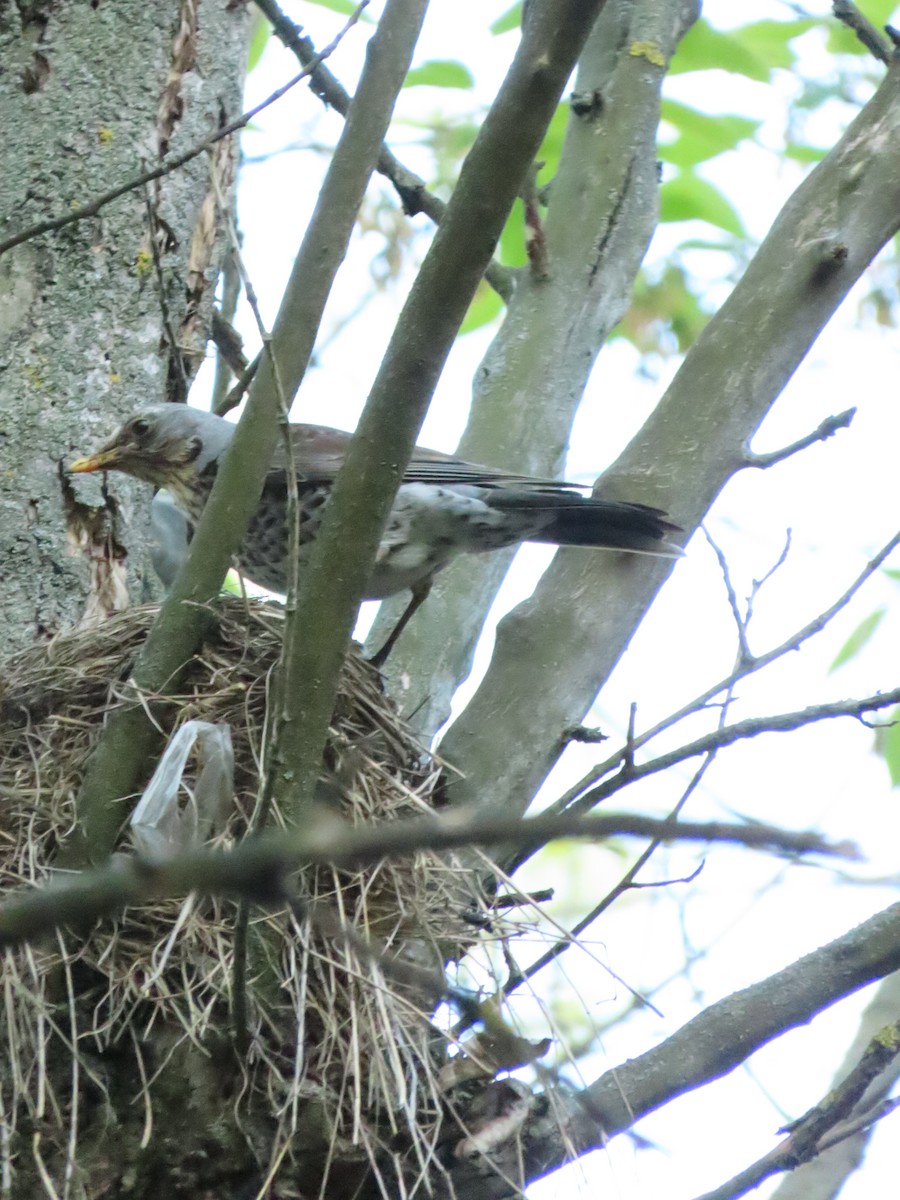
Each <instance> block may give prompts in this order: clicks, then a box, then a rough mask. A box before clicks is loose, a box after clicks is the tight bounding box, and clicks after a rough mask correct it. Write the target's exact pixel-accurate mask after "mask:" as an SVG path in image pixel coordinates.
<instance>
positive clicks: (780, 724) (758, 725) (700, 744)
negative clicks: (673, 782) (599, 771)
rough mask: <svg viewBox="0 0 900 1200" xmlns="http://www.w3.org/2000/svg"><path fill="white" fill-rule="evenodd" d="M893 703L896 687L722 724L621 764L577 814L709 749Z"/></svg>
mask: <svg viewBox="0 0 900 1200" xmlns="http://www.w3.org/2000/svg"><path fill="white" fill-rule="evenodd" d="M894 704H900V688H895V689H894V690H893V691H890V692H879V693H877V694H876V695H874V696H866V697H864V698H863V699H861V700H838V701H835V702H833V703H831V704H813V705H810V707H809V708H804V709H801V710H800V711H798V712H789V713H778V714H776V715H774V716H771V717H748V718H747V720H745V721H737V722H735V724H734V725H726V726H724V727H723V728H721V729H716V730H714V731H713V732H712V733H708V734H705V735H704V736H703V737H699V738H697V739H696V740H695V741H693V742H688V743H687V745H685V746H679V747H678V748H677V749H676V750H671V751H669V753H667V754H661V755H660V756H659V757H658V758H654V759H651V760H650V762H646V763H637V764H635V763H631V764H630V765H629V764H627V763H626V762H625V761H623V768H622V770H621V771H620V772H619V774H617V775H615V776H613V778H612V779H609V780H607V781H606V783H602V784H600V785H599V786H598V787H595V788H592V789H591V790H590V791H589V792H586V793H585V794H584V795H582V796H580V797H579V800H578V804H577V808H578V810H579V811H583V808H584V807H593V806H594V805H595V804H599V803H600V802H601V801H603V800H605V799H606V798H607V797H608V796H611V795H612V794H613V793H614V792H617V791H619V790H620V788H622V787H623V786H624V785H625V784H628V783H631V782H632V781H634V780H635V779H645V778H646V777H647V776H648V775H655V774H657V773H658V772H659V771H665V770H668V768H669V767H673V766H675V765H676V764H677V763H680V762H684V761H685V760H686V759H689V758H696V757H697V755H699V754H709V753H710V752H711V751H713V750H721V749H722V748H723V747H724V746H731V745H733V744H734V743H735V742H739V741H744V740H745V739H746V738H752V737H757V736H758V735H759V734H761V733H789V732H791V731H793V730H794V729H802V728H803V726H804V725H812V724H815V723H816V722H817V721H828V720H832V719H834V718H835V717H857V718H860V717H862V715H863V713H867V712H878V711H879V710H881V709H883V708H889V707H891V706H892V705H894ZM573 807H575V806H573Z"/></svg>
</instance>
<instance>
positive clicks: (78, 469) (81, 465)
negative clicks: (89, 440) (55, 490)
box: [69, 446, 119, 475]
mask: <svg viewBox="0 0 900 1200" xmlns="http://www.w3.org/2000/svg"><path fill="white" fill-rule="evenodd" d="M118 463H119V451H118V450H117V449H116V447H115V446H113V447H112V448H111V449H109V450H98V451H97V452H96V453H95V454H89V455H88V456H87V457H86V458H76V459H75V461H74V462H73V463H71V464H70V465H69V473H70V474H72V475H81V474H82V473H83V472H86V471H110V470H115V468H116V466H117V465H118Z"/></svg>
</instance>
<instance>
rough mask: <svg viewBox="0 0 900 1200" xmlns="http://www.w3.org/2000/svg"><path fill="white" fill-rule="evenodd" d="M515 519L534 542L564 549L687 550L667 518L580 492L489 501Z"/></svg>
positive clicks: (668, 553) (510, 495) (518, 494)
mask: <svg viewBox="0 0 900 1200" xmlns="http://www.w3.org/2000/svg"><path fill="white" fill-rule="evenodd" d="M489 503H490V505H491V507H492V508H502V509H503V510H505V511H506V512H508V513H509V514H510V517H513V516H516V517H521V519H522V524H523V525H527V526H530V529H529V532H528V533H527V534H526V535H525V536H526V539H527V540H528V541H530V542H552V543H555V544H556V545H558V546H593V547H597V548H601V547H606V548H608V549H612V550H631V551H633V552H636V553H639V554H661V555H664V556H665V557H667V558H674V557H677V556H679V555H680V554H681V553H682V551H681V547H680V546H678V545H676V543H675V542H672V541H669V535H670V534H676V533H681V532H682V530H681V527H680V526H679V525H675V524H673V523H672V522H671V521H670V520H669V519H668V517H667V515H666V513H664V512H662V510H661V509H658V508H650V507H649V506H648V505H646V504H628V503H626V502H624V501H618V500H599V499H597V498H595V497H593V496H580V495H579V494H578V493H577V492H564V491H560V492H558V493H553V492H546V491H545V492H539V491H535V492H526V491H524V490H523V491H512V490H507V489H498V490H497V491H496V492H495V493H494V494H493V495H492V496H491V498H490V501H489Z"/></svg>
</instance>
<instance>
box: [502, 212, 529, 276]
mask: <svg viewBox="0 0 900 1200" xmlns="http://www.w3.org/2000/svg"><path fill="white" fill-rule="evenodd" d="M498 249H499V251H500V261H501V262H502V263H503V265H504V266H505V267H524V266H525V264H526V263H527V262H528V254H527V253H526V251H525V206H524V205H523V204H522V201H521V200H516V202H515V204H513V206H512V210H511V211H510V214H509V216H508V217H507V219H506V224H505V225H504V226H503V232H502V233H501V234H500V241H499V243H498Z"/></svg>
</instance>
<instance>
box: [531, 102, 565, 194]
mask: <svg viewBox="0 0 900 1200" xmlns="http://www.w3.org/2000/svg"><path fill="white" fill-rule="evenodd" d="M568 124H569V106H568V104H560V105H559V106H558V107H557V109H556V112H555V113H554V114H553V117H552V119H551V121H550V124H549V125H548V126H547V132H546V133H545V134H544V140H543V141H542V142H541V148H540V150H538V152H537V154H536V155H535V158H536V159H537V161H538V162H542V163H543V164H544V168H543V172H544V178H545V179H548V178H549V179H552V177H553V176H554V175H555V174H556V169H557V167H558V166H559V157H560V155H561V154H562V148H563V141H564V140H565V136H566V129H567V128H568Z"/></svg>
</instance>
